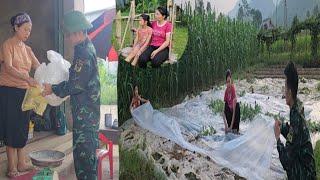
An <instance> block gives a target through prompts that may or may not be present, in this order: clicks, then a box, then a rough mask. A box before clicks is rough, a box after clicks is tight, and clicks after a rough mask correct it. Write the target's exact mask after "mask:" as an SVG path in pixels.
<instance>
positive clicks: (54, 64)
mask: <svg viewBox="0 0 320 180" xmlns="http://www.w3.org/2000/svg"><path fill="white" fill-rule="evenodd" d="M47 58H48V59H49V61H50V63H49V64H47V65H46V64H45V63H42V64H41V65H40V66H39V67H38V69H37V70H36V72H35V74H34V78H35V80H36V81H37V82H38V83H40V84H43V83H48V84H52V85H55V84H59V83H61V82H63V81H68V80H69V68H70V67H71V64H70V63H69V62H68V61H67V60H65V59H63V57H62V56H61V55H60V54H59V53H57V52H55V51H53V50H50V51H47ZM45 98H46V100H47V101H48V103H49V104H50V105H51V106H59V105H60V104H61V103H62V102H63V101H65V100H66V99H67V98H68V97H65V98H60V97H58V96H56V95H55V94H52V95H49V96H46V97H45Z"/></svg>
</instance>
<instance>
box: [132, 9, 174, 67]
mask: <svg viewBox="0 0 320 180" xmlns="http://www.w3.org/2000/svg"><path fill="white" fill-rule="evenodd" d="M167 17H168V11H167V9H166V8H163V7H158V9H157V10H156V12H155V18H156V21H154V22H152V24H151V27H152V38H151V42H150V45H149V46H148V48H147V49H146V50H145V51H144V52H143V53H142V54H141V55H140V57H139V61H138V64H139V67H141V68H146V67H147V62H148V61H151V63H152V67H154V68H157V67H160V66H161V64H162V63H163V62H165V61H166V60H168V59H169V45H170V34H171V31H172V25H171V23H170V22H168V21H166V19H167Z"/></svg>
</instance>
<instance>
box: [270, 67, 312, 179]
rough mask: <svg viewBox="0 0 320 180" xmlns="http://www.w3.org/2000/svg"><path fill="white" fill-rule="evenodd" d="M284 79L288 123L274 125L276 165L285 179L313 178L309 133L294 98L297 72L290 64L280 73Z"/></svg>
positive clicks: (299, 105) (301, 106)
mask: <svg viewBox="0 0 320 180" xmlns="http://www.w3.org/2000/svg"><path fill="white" fill-rule="evenodd" d="M284 74H285V76H286V84H285V97H286V103H287V105H288V106H289V107H290V124H288V123H286V124H282V123H281V122H280V121H279V120H277V121H276V122H275V129H274V133H275V137H276V139H277V149H278V152H279V158H280V162H281V164H282V166H283V168H284V169H285V170H286V172H287V176H288V179H316V170H315V160H314V155H313V149H312V144H311V140H310V134H309V130H308V127H307V125H306V120H305V117H304V108H303V104H302V102H301V101H300V100H299V99H298V98H297V91H298V81H299V78H298V73H297V69H296V67H295V65H294V64H293V62H289V64H288V65H287V66H286V68H285V70H284ZM280 133H281V134H282V135H283V136H284V137H285V138H286V145H284V144H283V143H282V142H281V140H280Z"/></svg>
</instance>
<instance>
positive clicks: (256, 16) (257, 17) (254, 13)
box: [250, 9, 262, 27]
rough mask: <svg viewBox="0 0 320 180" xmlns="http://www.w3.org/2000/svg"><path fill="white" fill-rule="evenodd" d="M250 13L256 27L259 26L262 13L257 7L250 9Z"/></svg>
mask: <svg viewBox="0 0 320 180" xmlns="http://www.w3.org/2000/svg"><path fill="white" fill-rule="evenodd" d="M250 14H251V16H252V20H253V23H254V24H255V26H256V27H259V26H260V25H261V23H262V14H261V12H260V11H259V10H258V9H251V11H250Z"/></svg>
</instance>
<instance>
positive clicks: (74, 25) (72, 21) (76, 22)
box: [63, 11, 92, 33]
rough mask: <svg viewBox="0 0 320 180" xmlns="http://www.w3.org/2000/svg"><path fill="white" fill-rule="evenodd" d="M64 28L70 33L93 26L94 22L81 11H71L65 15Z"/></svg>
mask: <svg viewBox="0 0 320 180" xmlns="http://www.w3.org/2000/svg"><path fill="white" fill-rule="evenodd" d="M63 28H64V30H65V31H66V32H68V33H73V32H79V31H84V30H88V29H90V28H92V24H91V23H90V22H89V21H88V20H87V18H86V17H85V16H84V14H83V13H82V12H80V11H71V12H68V13H66V14H65V15H64V17H63Z"/></svg>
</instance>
